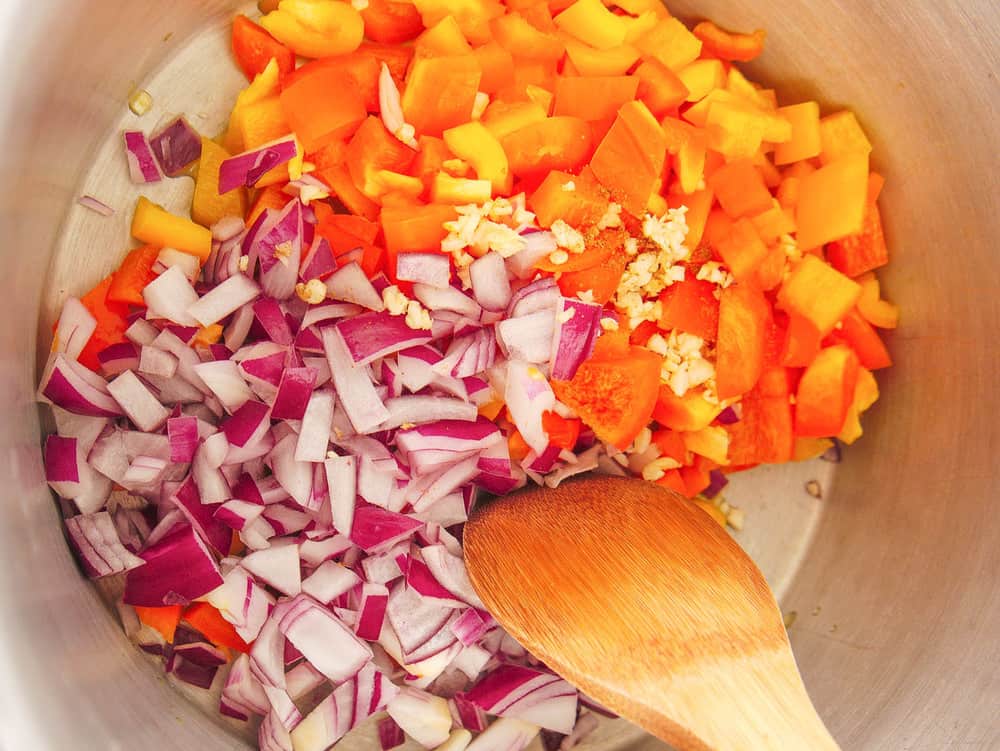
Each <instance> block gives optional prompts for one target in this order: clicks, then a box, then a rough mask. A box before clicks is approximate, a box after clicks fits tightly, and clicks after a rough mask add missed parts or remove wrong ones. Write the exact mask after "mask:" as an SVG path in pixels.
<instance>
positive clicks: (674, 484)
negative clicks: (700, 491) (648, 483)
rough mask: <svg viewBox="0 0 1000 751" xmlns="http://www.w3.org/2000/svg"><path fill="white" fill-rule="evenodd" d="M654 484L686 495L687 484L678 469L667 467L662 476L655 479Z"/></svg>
mask: <svg viewBox="0 0 1000 751" xmlns="http://www.w3.org/2000/svg"><path fill="white" fill-rule="evenodd" d="M656 484H657V485H659V486H660V487H661V488H667V489H668V490H673V491H674V492H675V493H680V494H681V495H683V496H686V495H687V484H686V483H685V482H684V478H683V477H682V476H681V473H680V470H678V469H668V470H667V471H666V472H664V473H663V477H661V478H660V479H659V480H657V481H656Z"/></svg>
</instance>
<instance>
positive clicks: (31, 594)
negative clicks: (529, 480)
mask: <svg viewBox="0 0 1000 751" xmlns="http://www.w3.org/2000/svg"><path fill="white" fill-rule="evenodd" d="M236 5H237V3H234V2H226V1H224V0H201V1H200V2H199V1H198V0H186V1H183V2H182V1H180V0H178V2H173V3H163V2H158V1H157V0H127V1H126V0H98V2H89V3H84V2H76V1H74V0H4V2H3V3H0V49H2V50H3V51H4V52H5V54H4V65H3V68H2V69H0V80H2V81H3V84H4V85H3V88H2V92H3V93H2V95H0V211H2V217H3V219H2V227H3V234H4V244H3V250H2V254H3V258H4V262H5V268H6V271H5V272H4V273H3V274H2V275H0V295H2V297H3V299H4V300H5V301H6V319H7V324H6V325H3V326H2V327H0V394H2V399H0V415H2V418H0V419H2V421H3V430H2V432H0V462H2V464H3V466H4V467H5V468H6V475H7V476H6V478H5V482H4V483H3V487H2V489H0V497H2V504H3V511H4V523H3V524H2V525H0V550H2V551H3V563H4V565H3V566H2V567H0V603H2V605H0V607H2V611H3V612H2V616H0V666H2V669H0V707H3V710H2V711H3V722H2V723H0V747H2V748H3V749H6V750H7V751H21V750H22V749H32V750H36V751H57V750H58V751H61V750H62V749H68V748H75V749H80V750H81V751H83V750H88V749H94V750H95V751H97V750H100V751H110V750H112V749H121V750H123V751H126V750H127V751H131V750H132V749H146V750H149V751H152V750H153V749H187V748H191V747H198V748H201V749H204V750H205V751H214V750H215V749H233V748H236V747H242V746H241V742H240V741H238V740H235V739H234V737H233V736H231V735H229V734H228V733H227V732H226V731H225V730H223V729H222V728H221V726H220V725H218V724H217V722H216V721H215V720H213V719H210V718H209V717H208V716H207V715H203V714H201V713H199V712H197V711H194V710H192V709H191V707H190V705H189V704H188V703H187V702H186V701H185V700H184V699H183V698H181V697H180V695H179V694H177V693H176V692H175V691H173V690H172V689H171V688H170V687H169V686H167V685H166V683H165V682H164V681H163V679H162V677H161V676H159V675H158V674H157V673H156V671H155V670H154V669H152V667H151V666H150V665H149V664H147V663H146V662H145V661H144V660H143V658H141V657H140V656H139V655H138V654H137V652H136V651H135V650H134V649H133V648H132V647H131V646H130V645H129V644H128V643H127V642H126V641H125V639H124V638H123V637H122V635H121V633H120V630H119V627H118V626H117V624H116V623H115V622H114V619H113V617H112V616H110V615H109V613H108V612H107V611H106V609H105V608H104V607H103V606H102V604H101V603H100V601H99V599H98V598H97V596H96V595H95V593H94V591H93V589H92V588H91V587H89V586H88V585H87V584H86V583H85V582H84V581H83V580H82V579H81V578H80V577H79V575H78V574H77V572H76V569H75V568H74V566H73V564H72V561H71V559H70V556H69V554H68V552H67V551H66V549H65V546H64V544H63V540H62V536H61V532H60V529H59V525H58V522H57V515H56V512H55V509H54V507H53V504H52V502H51V498H50V496H49V493H48V491H47V490H46V487H45V483H44V481H43V474H42V468H41V464H40V460H39V453H38V446H39V440H40V427H39V417H38V415H39V413H38V410H37V408H36V407H35V405H34V404H33V399H32V395H33V390H34V381H35V378H36V375H37V373H36V367H37V353H38V350H39V348H44V347H46V346H47V343H48V335H47V331H46V327H47V325H48V324H50V323H51V319H52V315H53V312H52V311H53V309H54V307H53V306H54V303H55V301H57V300H58V299H60V296H61V295H64V294H66V293H67V292H68V291H69V290H70V289H72V291H79V290H80V289H82V288H83V286H84V282H92V281H95V280H96V279H97V278H99V276H98V275H99V274H101V273H102V272H104V271H106V270H108V269H109V268H111V267H112V266H113V265H114V264H115V263H116V261H117V259H118V258H119V256H120V253H121V250H122V249H123V248H124V241H125V237H126V234H125V231H124V227H125V222H126V217H125V214H127V213H128V207H127V206H124V205H123V206H122V209H123V211H121V212H120V213H119V217H118V218H117V219H113V220H109V222H110V223H107V224H104V225H99V224H98V223H96V222H94V221H92V222H91V223H90V224H87V223H86V220H83V219H80V218H79V216H78V212H79V211H80V209H78V208H75V207H74V201H75V199H76V197H77V195H78V194H79V192H80V191H81V184H86V185H89V184H91V183H94V181H97V182H98V183H99V180H100V178H101V177H102V176H106V174H105V172H104V171H102V168H101V167H98V168H96V171H95V172H89V171H88V170H90V167H91V165H92V163H93V162H94V160H95V158H97V157H98V156H100V151H99V149H98V146H99V145H100V144H101V143H102V142H104V140H105V139H106V138H107V136H108V134H109V132H114V129H115V128H116V127H117V125H118V122H119V121H120V120H121V119H122V118H123V116H124V107H125V101H126V98H127V96H128V94H129V92H130V90H131V89H132V87H133V85H134V84H135V83H137V82H142V81H146V80H148V79H149V77H150V75H151V74H152V72H153V71H154V70H156V69H157V68H158V67H162V66H163V64H165V63H168V62H169V61H170V60H171V59H173V56H174V55H175V54H176V53H177V51H178V50H181V49H184V48H185V45H186V44H187V42H188V41H189V40H190V39H191V38H192V35H193V34H195V33H196V30H198V29H200V28H202V27H203V26H205V25H211V24H212V23H216V24H219V25H221V23H222V20H223V18H224V17H225V16H226V15H227V14H229V13H231V12H232V10H233V8H234V7H235V6H236ZM672 5H673V9H674V11H675V12H677V13H678V14H681V15H689V16H691V17H696V16H707V17H711V18H713V19H715V20H717V21H719V22H720V23H722V24H724V25H727V26H731V27H735V28H756V27H762V26H763V27H766V28H767V29H768V31H769V37H768V52H767V53H766V55H765V56H764V58H763V59H762V60H761V61H760V62H759V63H757V64H755V65H754V73H755V74H757V75H759V76H760V77H761V78H762V79H763V80H765V81H768V82H770V83H773V84H775V85H777V86H778V88H779V91H780V93H781V94H782V95H783V97H785V98H786V99H787V100H788V101H794V100H795V99H796V97H809V98H811V97H818V98H819V99H820V100H821V101H824V102H825V103H826V104H828V105H831V106H834V105H842V104H849V105H850V106H852V107H853V108H855V109H856V111H857V112H858V114H859V116H860V118H861V119H862V121H863V123H864V124H865V125H866V126H867V129H868V131H869V134H870V135H871V136H872V139H873V141H874V143H875V154H876V164H877V166H878V167H879V168H880V169H882V171H884V173H885V174H886V175H887V176H888V178H889V182H888V186H887V188H886V190H885V193H884V194H883V196H884V197H883V207H884V213H885V216H886V218H887V223H888V230H887V231H888V235H889V238H890V241H891V248H892V251H893V256H894V260H893V263H892V265H891V267H890V268H889V269H888V271H887V273H886V274H885V275H884V284H885V288H886V289H887V291H888V293H889V295H890V296H891V297H892V298H893V299H894V300H896V301H897V302H899V303H900V304H901V305H902V307H903V311H904V316H903V325H902V326H901V327H900V329H899V330H898V331H897V332H896V333H895V334H894V335H893V337H892V339H891V349H892V352H893V355H894V357H895V359H896V362H897V366H896V367H895V368H894V369H893V370H891V371H890V372H888V373H886V374H885V375H884V376H882V377H881V378H880V380H881V383H882V387H883V392H884V400H883V402H881V403H880V404H879V406H878V407H877V408H876V409H875V410H874V411H873V413H872V414H871V415H870V417H869V419H868V422H867V426H868V428H869V431H868V435H867V436H866V437H865V438H864V439H863V443H862V444H861V447H860V448H859V449H858V450H855V451H852V452H851V453H850V455H849V458H848V461H847V462H845V464H844V465H843V466H842V467H841V468H840V470H839V471H838V473H837V474H836V476H835V477H834V478H833V479H832V480H830V481H829V483H830V484H831V486H830V487H827V488H826V492H825V498H824V500H823V501H822V506H821V507H819V508H821V509H822V514H821V515H820V518H819V519H818V525H817V528H816V529H815V530H814V532H815V534H814V535H813V536H812V542H811V545H810V546H809V547H808V549H804V552H803V554H802V555H801V556H799V557H793V558H794V560H793V559H787V556H786V559H787V560H786V563H787V562H788V561H790V563H788V565H787V566H786V567H785V569H784V570H783V572H782V576H783V577H784V578H783V580H782V586H781V587H780V589H781V590H782V593H783V605H784V607H785V609H786V610H794V611H797V613H798V619H797V620H796V622H795V624H794V625H793V626H792V628H791V634H792V641H793V644H794V647H795V650H796V653H797V655H798V658H799V661H800V664H801V666H802V671H803V673H804V675H805V680H806V683H807V684H808V686H809V688H810V690H811V692H812V695H813V697H814V698H815V701H816V704H817V706H818V707H819V709H820V711H821V713H822V714H823V715H824V716H825V717H826V718H827V721H828V723H829V726H830V728H831V730H832V731H833V733H834V735H835V736H836V737H837V738H838V739H839V740H840V741H841V743H842V744H843V747H844V748H845V749H866V750H867V749H871V750H874V749H885V750H886V751H903V750H907V751H916V750H918V749H926V750H928V751H929V750H930V749H934V750H935V751H938V750H940V749H964V750H967V751H971V750H972V749H981V750H983V751H985V750H986V749H996V748H1000V721H998V720H997V716H996V711H997V708H998V707H1000V671H998V666H1000V639H998V636H1000V585H998V584H997V572H998V571H1000V515H998V514H997V512H996V511H995V510H994V509H993V507H992V502H993V500H994V498H993V495H994V491H995V490H997V489H998V488H1000V473H998V471H997V469H996V461H995V458H994V455H995V454H996V452H997V451H998V449H1000V430H998V428H997V421H996V418H995V416H994V415H993V414H992V411H993V409H995V407H996V404H997V396H996V393H997V389H998V387H1000V377H998V373H1000V358H998V355H997V353H998V349H997V345H996V343H995V341H994V339H995V337H997V336H998V334H1000V304H998V300H1000V271H998V268H1000V267H998V263H997V261H998V256H997V252H996V247H997V243H998V242H1000V219H998V216H1000V190H998V188H1000V185H998V179H997V169H998V167H1000V164H998V161H997V155H998V154H1000V118H998V109H997V104H996V102H997V101H998V99H1000V85H998V83H997V74H998V71H1000V13H998V10H997V6H996V4H995V3H994V2H989V0H970V1H967V2H958V1H957V0H936V1H935V2H923V1H921V2H913V3H907V2H901V1H897V2H891V1H890V0H868V1H867V2H862V0H836V1H834V2H811V3H806V2H794V3H782V4H778V5H775V4H771V3H762V2H748V1H746V0H737V1H736V2H733V1H729V2H722V0H702V1H700V2H698V1H685V2H675V3H673V4H672ZM175 62H177V61H175ZM198 62H199V65H203V64H205V60H204V58H201V59H200V60H199V61H198ZM223 68H226V66H225V65H221V63H220V70H221V69H223ZM230 75H231V74H230ZM156 80H162V77H161V79H156ZM230 82H231V83H233V81H230ZM183 87H184V85H183V84H181V85H180V88H183ZM212 92H213V89H212V88H211V87H210V88H208V89H206V92H205V94H199V96H202V97H204V96H205V95H206V94H207V95H211V93H212ZM153 93H154V96H157V92H156V91H154V92H153ZM188 93H189V94H190V95H192V96H193V95H195V94H197V92H188ZM220 106H221V105H220ZM219 111H220V112H221V110H219ZM206 118H207V119H208V120H211V116H209V115H206ZM151 125H152V124H151V123H143V127H147V128H148V127H151ZM120 167H121V165H118V164H116V165H114V167H113V168H109V169H108V170H107V173H109V174H110V173H113V172H115V171H116V170H117V171H119V172H120ZM108 179H111V178H110V177H109V178H108ZM75 212H76V213H75ZM87 227H91V228H93V229H92V232H91V231H87V230H86V229H85V228H87ZM63 228H70V229H71V230H72V231H73V232H76V233H81V232H84V231H87V235H86V237H75V238H70V239H69V240H67V239H66V237H65V236H63V235H61V234H60V233H61V232H62V229H63ZM60 237H62V239H61V240H60V239H59V238H60ZM57 247H62V248H63V252H62V255H61V256H60V257H59V258H58V259H57V260H56V261H53V257H54V255H55V250H56V248H57ZM43 301H45V304H44V305H43ZM40 313H41V314H40ZM40 321H41V322H40ZM773 487H775V488H779V487H780V488H785V489H787V487H788V481H787V479H786V481H784V484H782V481H781V479H780V477H779V478H778V481H776V484H775V485H774V486H773ZM782 502H783V498H782V497H775V498H774V499H773V500H772V501H770V502H768V503H763V504H759V505H760V506H761V507H762V508H763V509H764V510H765V511H766V509H767V508H771V509H772V512H773V510H774V508H777V509H778V511H777V514H776V515H775V516H764V517H762V518H766V519H775V518H778V519H780V517H781V508H782V506H781V503H782ZM762 513H763V512H762ZM752 522H753V519H751V523H752ZM771 523H772V522H768V525H770V524H771ZM775 524H776V522H775ZM763 533H764V534H768V533H772V534H771V539H772V546H771V547H769V548H768V549H782V546H783V545H784V546H786V547H787V546H790V548H795V546H796V545H797V544H798V543H797V541H796V540H792V539H781V538H782V534H783V533H782V532H781V529H780V527H777V526H776V527H775V528H774V529H773V530H763ZM726 701H727V697H719V702H720V705H722V709H721V710H720V711H725V708H724V705H725V702H726ZM626 743H627V744H629V745H631V746H632V747H636V748H638V747H649V748H653V747H654V746H655V742H653V741H651V740H648V739H643V738H642V737H641V736H640V735H638V734H637V733H634V732H630V731H629V730H628V729H627V728H626V727H625V726H624V725H612V726H610V729H607V730H606V731H605V732H603V733H602V738H601V744H600V745H603V746H604V747H611V746H613V745H614V746H622V745H625V744H626ZM595 745H597V744H595Z"/></svg>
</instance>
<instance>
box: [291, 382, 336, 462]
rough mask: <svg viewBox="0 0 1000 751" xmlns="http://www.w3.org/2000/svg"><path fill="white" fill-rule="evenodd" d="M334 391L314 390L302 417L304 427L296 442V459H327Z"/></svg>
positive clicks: (319, 460)
mask: <svg viewBox="0 0 1000 751" xmlns="http://www.w3.org/2000/svg"><path fill="white" fill-rule="evenodd" d="M334 401H335V400H334V396H333V392H332V391H328V390H325V389H321V390H319V391H314V392H313V394H312V396H311V397H310V398H309V403H308V404H307V405H306V412H305V415H303V417H302V428H301V429H300V430H299V438H298V441H297V442H296V444H295V461H297V462H321V461H323V460H324V459H326V451H327V448H328V446H329V445H330V431H331V430H332V424H333V407H334Z"/></svg>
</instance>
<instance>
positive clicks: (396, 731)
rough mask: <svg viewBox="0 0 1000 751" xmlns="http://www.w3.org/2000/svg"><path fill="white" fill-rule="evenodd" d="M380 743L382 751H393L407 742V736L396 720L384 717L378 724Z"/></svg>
mask: <svg viewBox="0 0 1000 751" xmlns="http://www.w3.org/2000/svg"><path fill="white" fill-rule="evenodd" d="M378 741H379V745H380V746H381V747H382V751H392V749H394V748H396V747H397V746H402V745H403V743H405V742H406V735H405V734H404V733H403V729H402V728H401V727H399V725H397V724H396V721H395V720H394V719H392V718H391V717H384V718H382V719H381V720H379V722H378Z"/></svg>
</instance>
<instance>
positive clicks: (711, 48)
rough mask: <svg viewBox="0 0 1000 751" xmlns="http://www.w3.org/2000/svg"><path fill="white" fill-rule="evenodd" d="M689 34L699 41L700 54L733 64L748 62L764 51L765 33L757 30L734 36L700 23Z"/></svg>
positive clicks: (713, 25)
mask: <svg viewBox="0 0 1000 751" xmlns="http://www.w3.org/2000/svg"><path fill="white" fill-rule="evenodd" d="M691 33H692V34H694V36H696V37H697V38H698V39H700V40H701V43H702V48H701V54H702V55H704V56H710V57H715V58H718V59H719V60H728V61H733V62H744V63H745V62H749V61H750V60H753V59H754V58H756V57H757V56H758V55H760V53H762V52H763V51H764V39H765V38H766V37H767V32H766V31H763V30H760V29H758V30H757V31H755V32H753V33H752V34H736V33H733V32H731V31H726V30H725V29H721V28H719V27H718V26H716V25H715V24H714V23H712V22H711V21H702V22H701V23H699V24H698V25H697V26H695V27H694V28H693V29H692V30H691Z"/></svg>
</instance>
